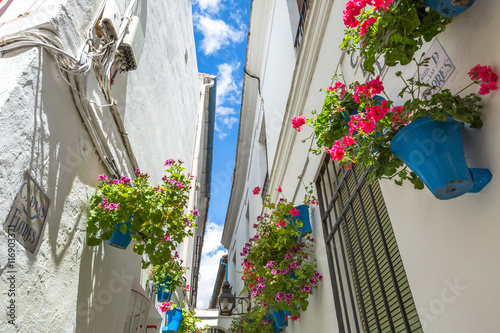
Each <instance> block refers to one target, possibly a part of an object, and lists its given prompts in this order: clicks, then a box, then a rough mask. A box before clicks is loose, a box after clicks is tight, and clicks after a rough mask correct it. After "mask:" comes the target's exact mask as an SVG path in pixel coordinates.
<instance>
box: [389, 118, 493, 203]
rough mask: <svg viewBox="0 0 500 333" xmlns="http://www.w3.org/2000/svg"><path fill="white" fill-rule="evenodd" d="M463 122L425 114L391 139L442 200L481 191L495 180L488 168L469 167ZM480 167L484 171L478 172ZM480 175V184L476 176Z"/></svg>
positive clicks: (393, 146) (414, 170)
mask: <svg viewBox="0 0 500 333" xmlns="http://www.w3.org/2000/svg"><path fill="white" fill-rule="evenodd" d="M462 127H463V123H459V122H457V121H455V120H453V118H451V117H448V119H447V120H446V121H445V122H440V121H435V120H431V119H429V117H428V116H427V117H422V118H419V119H417V120H415V121H413V122H411V123H410V124H409V125H407V126H405V127H404V128H403V129H402V130H401V131H399V132H398V133H397V134H396V135H395V136H394V139H393V140H392V142H391V151H392V152H393V153H394V155H396V156H397V157H399V158H400V159H401V160H402V161H403V162H404V163H405V164H406V165H407V166H408V167H409V168H410V169H411V170H413V172H415V173H416V174H417V175H418V176H419V177H420V179H422V181H423V182H424V184H425V185H426V186H427V188H428V189H429V190H430V191H431V192H432V193H433V194H434V196H435V197H436V198H438V199H441V200H446V199H452V198H456V197H458V196H460V195H462V194H465V193H467V192H470V191H471V190H474V188H475V191H476V192H478V191H480V190H481V189H482V188H483V187H484V186H485V185H486V184H487V183H488V182H489V180H488V179H487V178H488V177H487V175H486V174H489V175H490V177H489V179H491V173H490V172H489V170H487V169H471V170H469V168H468V167H467V163H466V162H465V156H464V148H463V143H462V132H461V129H462ZM477 170H480V171H477ZM473 174H477V178H478V181H477V184H476V186H475V182H474V179H473Z"/></svg>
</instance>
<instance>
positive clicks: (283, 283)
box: [240, 187, 323, 327]
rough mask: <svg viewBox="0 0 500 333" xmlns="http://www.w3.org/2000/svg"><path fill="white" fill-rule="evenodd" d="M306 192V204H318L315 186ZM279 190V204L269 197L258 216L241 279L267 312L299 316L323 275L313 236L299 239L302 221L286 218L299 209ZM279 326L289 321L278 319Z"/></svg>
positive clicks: (294, 214)
mask: <svg viewBox="0 0 500 333" xmlns="http://www.w3.org/2000/svg"><path fill="white" fill-rule="evenodd" d="M306 191H307V194H306V195H305V198H304V204H306V205H307V204H311V203H316V200H315V198H314V197H313V196H312V189H311V190H310V189H309V188H307V187H306ZM278 192H280V196H281V198H280V199H279V201H278V202H277V203H273V202H271V200H270V196H269V195H267V196H266V200H265V202H264V207H265V211H266V213H264V214H263V215H262V216H259V217H258V218H257V223H255V224H254V225H253V227H254V228H255V229H256V234H255V236H254V237H252V238H250V239H249V241H248V242H247V243H246V244H245V246H244V248H243V250H242V252H241V254H240V255H241V256H242V257H243V262H242V266H243V270H244V271H243V276H242V280H243V281H244V282H245V289H244V290H248V291H249V293H250V294H251V295H252V297H253V298H254V299H255V300H256V302H257V303H258V304H260V305H261V306H263V307H264V308H266V309H267V311H271V312H272V311H274V312H276V313H281V314H283V315H284V312H285V311H289V312H290V314H292V315H293V316H297V317H298V316H299V312H300V311H306V310H307V306H308V304H309V303H308V300H307V299H308V296H309V295H310V294H311V293H312V292H313V290H314V289H316V288H317V285H318V282H319V281H321V280H322V278H323V277H322V275H321V274H320V273H319V272H317V270H316V262H315V260H314V259H312V251H313V246H314V239H313V238H312V237H310V236H307V237H306V238H304V239H301V238H300V232H299V230H298V228H300V227H301V226H302V222H301V221H300V220H297V221H296V223H295V224H292V223H289V221H287V220H288V219H291V217H292V216H298V215H299V211H298V210H296V209H295V205H294V204H293V203H292V202H288V201H287V200H286V199H285V198H284V197H283V195H282V193H281V187H279V188H278ZM254 193H255V191H254ZM257 194H258V191H257ZM276 313H275V315H276ZM276 326H277V327H284V326H286V320H278V321H277V322H276Z"/></svg>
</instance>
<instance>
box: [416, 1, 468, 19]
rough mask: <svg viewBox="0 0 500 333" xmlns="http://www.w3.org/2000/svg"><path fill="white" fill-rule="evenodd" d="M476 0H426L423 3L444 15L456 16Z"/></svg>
mask: <svg viewBox="0 0 500 333" xmlns="http://www.w3.org/2000/svg"><path fill="white" fill-rule="evenodd" d="M475 1H476V0H424V1H423V4H424V5H425V6H429V7H431V8H432V9H434V11H436V12H438V13H439V15H441V16H443V17H454V16H457V15H458V14H461V13H463V12H465V11H466V10H467V9H469V7H470V6H472V5H473V4H474V2H475Z"/></svg>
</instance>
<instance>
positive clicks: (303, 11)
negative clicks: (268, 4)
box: [294, 0, 311, 50]
mask: <svg viewBox="0 0 500 333" xmlns="http://www.w3.org/2000/svg"><path fill="white" fill-rule="evenodd" d="M310 3H311V0H297V6H298V8H299V24H298V27H297V33H296V34H295V43H294V46H295V47H296V48H297V50H298V49H299V48H300V43H301V42H302V35H303V34H304V27H305V25H306V17H307V11H308V10H309V4H310Z"/></svg>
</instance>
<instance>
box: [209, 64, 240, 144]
mask: <svg viewBox="0 0 500 333" xmlns="http://www.w3.org/2000/svg"><path fill="white" fill-rule="evenodd" d="M239 68H240V63H239V62H237V63H234V62H233V63H223V64H220V65H219V66H217V69H218V73H217V111H216V123H215V131H216V132H217V137H218V138H219V140H224V138H225V137H226V136H228V134H229V133H228V132H229V131H231V129H232V128H233V125H234V124H236V123H238V118H237V117H235V116H234V115H235V114H236V110H235V109H234V108H232V107H228V106H223V104H226V103H229V104H239V103H240V99H241V89H240V87H241V83H240V82H237V81H236V78H235V72H236V71H237V70H238V69H239Z"/></svg>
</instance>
